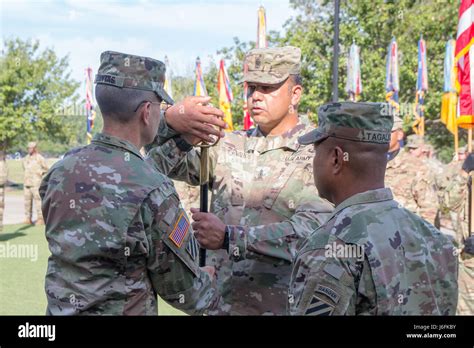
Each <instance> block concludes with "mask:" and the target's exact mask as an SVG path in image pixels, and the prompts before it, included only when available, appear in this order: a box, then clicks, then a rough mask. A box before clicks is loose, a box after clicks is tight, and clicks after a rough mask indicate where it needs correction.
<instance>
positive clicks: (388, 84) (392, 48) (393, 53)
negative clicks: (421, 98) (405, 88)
mask: <svg viewBox="0 0 474 348" xmlns="http://www.w3.org/2000/svg"><path fill="white" fill-rule="evenodd" d="M399 90H400V86H399V83H398V46H397V41H396V40H395V38H392V41H391V42H390V45H389V46H388V54H387V71H386V78H385V91H386V92H387V94H386V95H385V99H386V100H387V102H388V103H389V104H390V105H392V107H393V108H394V109H395V110H397V111H399V110H400V105H399V104H398V92H399Z"/></svg>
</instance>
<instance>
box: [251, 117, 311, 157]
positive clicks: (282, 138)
mask: <svg viewBox="0 0 474 348" xmlns="http://www.w3.org/2000/svg"><path fill="white" fill-rule="evenodd" d="M312 128H313V127H311V126H310V125H307V124H305V123H303V122H298V123H297V124H296V126H294V127H293V128H291V129H289V130H287V131H286V132H284V133H283V134H280V135H267V136H265V135H263V133H262V131H261V130H260V127H258V126H257V127H256V128H255V129H254V130H253V131H252V132H250V133H249V137H250V139H254V141H253V142H251V143H250V144H249V145H250V146H249V147H248V149H249V150H254V151H258V152H260V153H262V152H265V151H269V150H276V149H280V148H288V149H290V150H292V151H297V150H298V148H299V147H300V146H301V145H300V144H299V143H298V137H299V136H301V135H303V134H305V133H307V132H309V131H310V130H311V129H312Z"/></svg>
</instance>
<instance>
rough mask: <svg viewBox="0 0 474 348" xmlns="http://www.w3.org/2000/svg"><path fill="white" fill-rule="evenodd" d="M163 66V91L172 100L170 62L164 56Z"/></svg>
mask: <svg viewBox="0 0 474 348" xmlns="http://www.w3.org/2000/svg"><path fill="white" fill-rule="evenodd" d="M165 66H166V73H165V83H164V86H163V88H164V90H165V91H166V93H168V95H169V96H170V97H171V98H173V87H172V83H171V69H170V62H169V60H168V56H165Z"/></svg>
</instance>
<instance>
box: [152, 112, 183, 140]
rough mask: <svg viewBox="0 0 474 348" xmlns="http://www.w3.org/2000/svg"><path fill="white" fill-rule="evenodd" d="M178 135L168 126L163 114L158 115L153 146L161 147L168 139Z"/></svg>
mask: <svg viewBox="0 0 474 348" xmlns="http://www.w3.org/2000/svg"><path fill="white" fill-rule="evenodd" d="M178 134H179V133H178V132H176V131H175V130H174V129H173V128H171V127H170V126H168V124H167V123H166V118H165V112H164V111H162V112H161V114H160V124H159V126H158V132H157V134H156V137H155V140H154V144H156V145H158V146H159V145H162V144H163V143H165V142H167V141H168V140H169V139H171V138H173V137H175V136H177V135H178Z"/></svg>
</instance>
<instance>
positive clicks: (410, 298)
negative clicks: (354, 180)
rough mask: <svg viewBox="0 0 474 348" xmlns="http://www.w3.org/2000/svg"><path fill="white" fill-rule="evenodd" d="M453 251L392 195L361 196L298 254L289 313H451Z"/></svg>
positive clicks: (454, 289)
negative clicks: (400, 205)
mask: <svg viewBox="0 0 474 348" xmlns="http://www.w3.org/2000/svg"><path fill="white" fill-rule="evenodd" d="M357 250H359V253H357ZM453 251H454V247H453V244H452V243H451V242H450V241H449V239H448V238H447V237H446V236H445V235H443V234H442V233H441V232H439V231H438V230H436V229H435V228H434V227H433V226H432V225H430V224H429V223H427V222H426V221H424V220H422V219H421V218H420V217H418V216H416V215H415V214H413V213H411V212H409V211H408V210H406V209H404V208H401V207H399V203H398V202H396V201H394V200H393V196H392V193H391V191H390V189H387V188H384V189H378V190H371V191H366V192H363V193H359V194H356V195H354V196H352V197H350V198H348V199H346V200H345V201H344V202H342V203H340V204H339V205H338V206H337V207H336V209H335V211H334V213H333V214H332V215H331V217H330V218H329V220H328V221H327V222H326V224H324V225H323V226H321V227H320V228H319V229H318V230H316V231H315V232H314V233H313V234H311V236H310V237H309V238H308V239H307V240H306V241H305V243H304V245H303V246H302V248H301V250H300V251H299V252H298V256H297V258H296V261H295V263H294V268H293V272H292V276H291V286H290V294H291V295H290V298H291V301H290V313H291V314H293V315H362V314H370V315H454V314H455V312H456V304H457V283H456V279H457V257H456V256H455V254H456V253H455V252H453Z"/></svg>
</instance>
